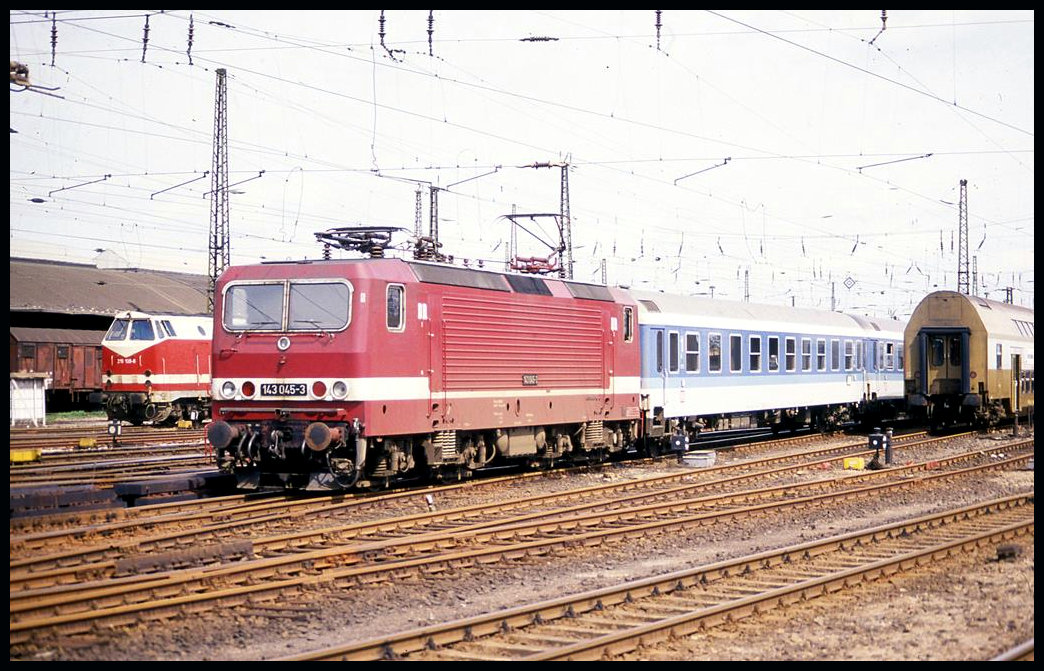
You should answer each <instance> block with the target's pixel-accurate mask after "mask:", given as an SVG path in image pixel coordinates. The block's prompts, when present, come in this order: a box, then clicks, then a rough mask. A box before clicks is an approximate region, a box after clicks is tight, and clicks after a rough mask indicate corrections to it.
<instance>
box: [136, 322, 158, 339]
mask: <svg viewBox="0 0 1044 671" xmlns="http://www.w3.org/2000/svg"><path fill="white" fill-rule="evenodd" d="M155 338H156V334H155V333H153V332H152V322H151V321H149V320H148V319H135V320H134V321H132V322H131V332H130V339H131V340H155Z"/></svg>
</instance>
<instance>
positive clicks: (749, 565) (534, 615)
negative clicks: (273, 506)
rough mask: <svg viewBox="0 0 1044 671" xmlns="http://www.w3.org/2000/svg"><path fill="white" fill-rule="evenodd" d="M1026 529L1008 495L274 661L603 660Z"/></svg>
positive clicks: (1028, 508) (1028, 506) (1030, 516)
mask: <svg viewBox="0 0 1044 671" xmlns="http://www.w3.org/2000/svg"><path fill="white" fill-rule="evenodd" d="M1033 532H1034V504H1033V496H1032V495H1029V496H1014V497H1007V498H1004V499H999V500H996V501H991V502H988V503H985V504H981V505H975V506H969V507H966V508H962V509H958V510H953V511H948V512H945V513H940V514H935V515H929V516H924V517H920V518H917V519H914V520H910V521H906V522H903V523H900V524H893V525H887V526H882V527H878V528H875V529H871V530H867V531H861V532H857V533H851V534H845V535H843V536H836V537H833V538H829V539H826V540H822V541H815V542H811V543H804V544H801V545H795V546H790V547H786V548H782V549H780V550H773V551H770V552H763V553H760V554H757V555H751V556H747V557H743V558H740V559H738V560H730V561H726V562H720V563H717V564H712V565H710V566H704V567H700V568H697V569H693V570H687V571H679V572H675V573H671V574H668V575H664V576H659V577H656V578H652V579H646V580H642V581H637V582H630V583H626V584H622V585H618V586H615V587H610V588H605V589H600V590H597V591H593V592H587V593H583V594H578V595H573V596H568V597H563V598H559V599H554V600H551V601H543V602H538V603H533V604H529V605H525V606H521V607H517V608H513V609H510V610H507V611H500V612H497V613H492V614H489V615H485V616H479V617H473V618H467V619H463V620H456V621H453V622H448V623H443V624H438V625H433V626H428V627H423V628H418V629H414V630H412V631H407V632H403V633H400V634H396V635H393V636H387V637H381V638H377V639H370V640H365V641H360V642H355V643H351V644H347V645H341V646H334V647H329V648H324V649H321V650H316V651H313V652H310V653H305V654H299V655H294V656H291V657H286V658H283V660H281V661H320V660H343V661H348V660H351V661H375V660H387V659H398V660H402V659H405V660H416V661H461V660H482V661H515V660H519V661H551V660H608V659H613V658H614V657H618V656H620V655H621V654H624V653H627V652H631V651H633V650H635V649H637V648H638V647H639V646H643V645H655V644H657V643H659V642H661V641H663V640H666V639H669V638H676V637H684V636H688V635H691V634H693V633H696V632H699V631H703V630H706V629H708V628H711V627H715V626H717V625H719V624H722V623H725V622H731V621H735V620H739V619H742V618H746V617H750V616H754V615H757V614H758V613H761V612H764V611H766V610H770V609H773V608H777V607H780V606H786V605H789V604H793V603H797V602H801V601H805V600H808V599H813V598H816V597H819V596H823V595H827V594H830V593H833V592H836V591H840V590H843V589H848V588H850V587H852V586H855V585H858V584H860V583H862V582H864V581H870V580H876V579H879V578H883V577H890V576H895V575H896V574H901V573H902V572H904V571H907V570H909V569H911V568H915V567H920V566H924V565H926V564H932V563H936V562H939V561H941V560H944V559H946V558H948V557H950V556H953V555H956V554H959V553H962V552H968V551H971V550H975V549H978V548H980V547H983V546H984V545H991V544H994V543H997V542H1000V541H1005V540H1010V539H1014V538H1023V537H1027V536H1032V535H1033ZM1020 647H1021V646H1020ZM1016 650H1018V649H1016ZM1029 650H1030V653H1029V654H1030V656H1031V657H1032V641H1030V642H1029ZM1009 654H1025V653H1024V652H1017V653H1009ZM1008 658H1011V659H1018V658H1020V657H1017V656H1012V657H1008Z"/></svg>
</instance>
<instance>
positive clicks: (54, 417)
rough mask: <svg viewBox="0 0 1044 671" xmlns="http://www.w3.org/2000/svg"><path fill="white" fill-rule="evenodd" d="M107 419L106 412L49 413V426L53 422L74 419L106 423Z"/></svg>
mask: <svg viewBox="0 0 1044 671" xmlns="http://www.w3.org/2000/svg"><path fill="white" fill-rule="evenodd" d="M106 418H107V417H106V415H105V411H104V410H70V411H68V412H49V413H47V423H48V424H51V423H53V422H67V421H69V420H73V419H98V420H101V421H105V420H106Z"/></svg>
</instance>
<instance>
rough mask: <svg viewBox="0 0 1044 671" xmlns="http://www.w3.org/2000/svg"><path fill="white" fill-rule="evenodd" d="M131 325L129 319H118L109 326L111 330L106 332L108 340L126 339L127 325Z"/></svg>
mask: <svg viewBox="0 0 1044 671" xmlns="http://www.w3.org/2000/svg"><path fill="white" fill-rule="evenodd" d="M128 325H130V320H129V319H117V320H116V321H114V322H113V323H112V326H110V327H109V332H108V333H106V334H105V339H106V340H124V339H125V338H126V337H127V326H128Z"/></svg>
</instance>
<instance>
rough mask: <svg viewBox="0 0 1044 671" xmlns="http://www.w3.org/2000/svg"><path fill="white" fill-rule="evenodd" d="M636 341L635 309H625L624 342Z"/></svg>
mask: <svg viewBox="0 0 1044 671" xmlns="http://www.w3.org/2000/svg"><path fill="white" fill-rule="evenodd" d="M633 340H634V308H631V307H625V308H624V342H631V341H633Z"/></svg>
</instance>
